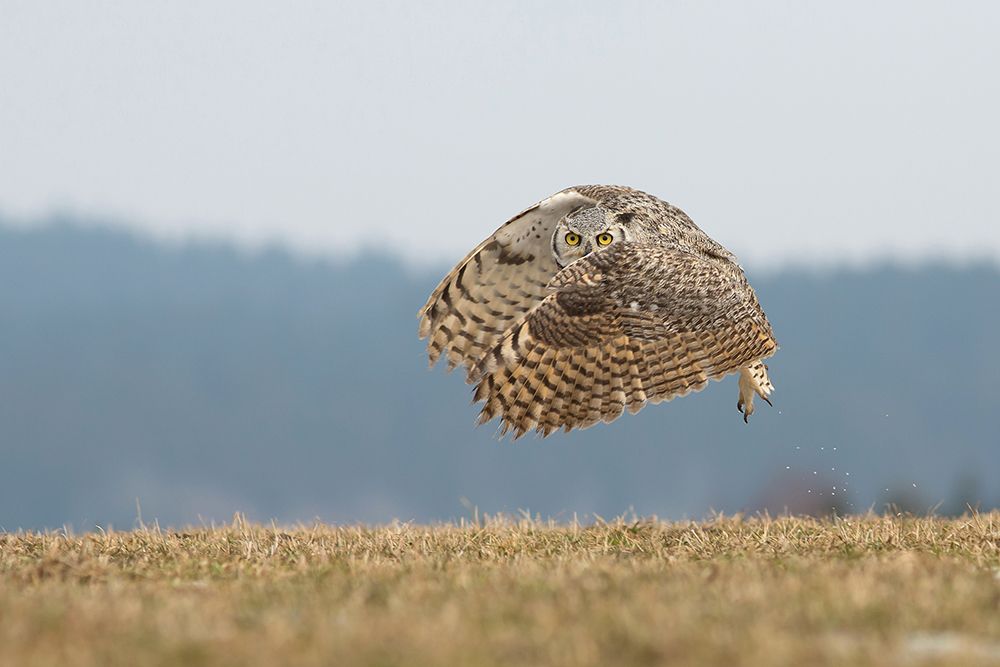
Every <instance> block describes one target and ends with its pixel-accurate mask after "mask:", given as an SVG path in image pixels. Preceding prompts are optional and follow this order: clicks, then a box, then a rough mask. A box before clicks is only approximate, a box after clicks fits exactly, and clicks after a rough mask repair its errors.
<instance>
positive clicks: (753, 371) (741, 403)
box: [736, 361, 774, 423]
mask: <svg viewBox="0 0 1000 667" xmlns="http://www.w3.org/2000/svg"><path fill="white" fill-rule="evenodd" d="M772 391H774V385H772V384H771V381H770V380H769V379H768V377H767V366H765V365H764V364H763V362H760V361H755V362H753V363H752V364H750V365H749V366H744V367H743V368H741V369H740V397H739V400H737V401H736V409H737V410H739V411H740V412H741V413H743V421H744V423H750V415H752V414H753V413H754V408H753V398H754V395H757V396H760V397H761V398H762V399H764V401H766V402H767V404H768V405H771V400H770V399H769V398H768V395H769V394H770V393H771V392H772Z"/></svg>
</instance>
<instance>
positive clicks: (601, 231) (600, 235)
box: [552, 206, 626, 267]
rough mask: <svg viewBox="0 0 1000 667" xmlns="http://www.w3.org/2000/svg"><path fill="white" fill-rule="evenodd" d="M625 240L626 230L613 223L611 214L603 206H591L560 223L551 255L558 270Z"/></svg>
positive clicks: (553, 237)
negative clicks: (595, 251)
mask: <svg viewBox="0 0 1000 667" xmlns="http://www.w3.org/2000/svg"><path fill="white" fill-rule="evenodd" d="M625 240H626V234H625V230H624V228H623V227H622V226H621V225H620V224H615V223H614V218H613V216H612V215H611V212H610V211H608V210H607V209H605V208H603V207H601V206H591V207H588V208H584V209H580V210H577V211H574V212H573V213H570V214H569V215H567V216H566V217H565V218H563V219H562V220H560V221H559V224H558V225H556V229H555V232H554V233H553V234H552V255H553V257H555V260H556V263H557V264H558V265H559V266H561V267H562V266H567V265H569V264H571V263H573V262H575V261H576V260H578V259H580V258H581V257H585V256H587V255H589V254H590V253H591V252H593V251H594V250H600V249H602V248H607V247H608V246H610V245H611V244H612V243H616V242H618V241H625Z"/></svg>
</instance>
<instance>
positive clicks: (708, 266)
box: [473, 243, 777, 438]
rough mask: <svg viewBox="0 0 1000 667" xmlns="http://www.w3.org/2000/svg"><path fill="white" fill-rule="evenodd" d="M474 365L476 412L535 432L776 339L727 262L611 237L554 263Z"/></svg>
mask: <svg viewBox="0 0 1000 667" xmlns="http://www.w3.org/2000/svg"><path fill="white" fill-rule="evenodd" d="M550 287H551V288H552V289H553V292H552V293H550V294H549V295H548V296H546V297H545V298H544V299H543V300H542V301H541V302H540V303H539V304H538V305H537V306H536V307H535V308H534V309H532V310H531V312H530V313H528V315H527V316H525V317H524V318H523V319H522V320H521V321H520V322H519V323H518V324H517V325H516V326H514V327H513V328H511V330H510V331H508V332H507V333H506V334H505V335H504V336H503V338H502V340H500V341H499V342H498V343H497V345H495V346H494V347H493V349H492V350H490V352H488V353H487V354H486V355H485V356H484V357H483V358H482V359H481V360H480V362H479V363H478V364H477V366H476V367H475V368H474V369H473V374H474V375H475V376H476V377H477V378H478V379H479V384H478V386H477V387H476V394H475V397H476V400H478V401H485V406H484V407H483V410H482V413H481V414H480V423H484V422H486V421H489V420H490V419H492V418H493V417H496V416H499V417H500V418H501V420H502V424H501V432H502V433H506V432H507V431H508V430H513V431H514V434H515V438H516V437H520V436H521V435H523V434H524V433H525V432H527V431H529V430H531V429H536V430H537V431H538V432H539V433H541V434H542V435H543V436H544V435H548V434H549V433H551V432H552V431H554V430H556V429H558V428H564V429H565V430H567V431H569V430H570V429H573V428H586V427H587V426H591V425H593V424H595V423H597V422H598V421H602V420H603V421H605V422H609V421H612V420H614V419H616V418H617V417H618V416H619V415H621V414H622V412H623V410H624V409H625V408H626V407H627V408H628V409H629V411H630V412H637V411H638V410H639V409H640V408H642V407H643V405H645V404H646V403H647V402H650V403H658V402H660V401H665V400H669V399H671V398H673V397H674V396H683V395H684V394H686V393H688V392H690V391H697V390H700V389H702V388H703V387H704V386H705V385H706V384H707V383H708V379H709V378H716V379H717V378H721V377H722V376H724V375H726V374H728V373H732V372H735V371H738V370H739V369H740V367H741V366H744V365H746V364H748V363H750V362H752V361H755V360H757V359H761V358H764V357H768V356H770V355H771V354H772V353H773V352H774V350H775V349H776V347H777V344H776V343H775V341H774V337H773V335H772V333H771V326H770V324H769V323H768V321H767V317H766V316H765V315H764V312H763V311H762V310H761V308H760V305H759V304H758V302H757V297H756V295H755V294H754V292H753V289H752V288H751V287H750V285H749V283H748V282H747V280H746V277H745V276H744V275H743V271H742V270H741V269H740V268H739V266H737V265H736V264H734V263H732V262H730V261H729V260H727V259H724V258H717V257H712V256H705V255H698V254H694V253H689V252H685V251H680V250H675V249H670V248H665V247H661V246H650V245H641V244H635V243H621V244H616V245H613V246H611V247H610V248H608V249H606V250H601V251H597V252H595V253H592V254H590V255H588V256H586V257H584V258H582V259H580V260H578V261H576V262H574V263H573V264H570V265H569V266H568V267H566V268H565V269H563V270H562V271H560V272H559V273H558V274H557V275H556V276H555V277H554V278H553V280H552V281H551V284H550Z"/></svg>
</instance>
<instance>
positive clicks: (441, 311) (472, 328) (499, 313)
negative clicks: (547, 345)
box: [418, 189, 595, 369]
mask: <svg viewBox="0 0 1000 667" xmlns="http://www.w3.org/2000/svg"><path fill="white" fill-rule="evenodd" d="M594 203H595V200H594V199H591V198H589V197H586V196H584V195H582V194H580V193H579V192H578V191H576V190H575V189H569V190H564V191H562V192H559V193H557V194H555V195H553V196H551V197H549V198H548V199H545V200H543V201H541V202H539V203H538V204H535V205H534V206H532V207H531V208H529V209H528V210H526V211H524V212H523V213H520V214H518V215H516V216H514V217H513V218H511V219H510V220H508V221H507V222H506V223H504V224H503V226H501V227H500V228H499V229H498V230H497V231H496V232H495V233H494V234H493V235H492V236H490V237H489V238H487V239H486V240H485V241H483V242H482V243H480V244H479V245H478V246H476V248H475V249H473V251H472V252H470V253H469V254H468V255H467V256H466V257H465V259H463V260H462V261H461V262H459V263H458V264H457V265H456V266H455V268H454V269H452V270H451V272H450V273H449V274H448V275H447V276H445V277H444V280H442V281H441V283H440V284H439V285H438V286H437V289H435V290H434V292H432V293H431V296H430V298H429V299H428V300H427V303H426V304H425V305H424V307H423V308H421V309H420V312H419V313H418V317H419V318H420V328H419V333H420V337H421V338H429V340H428V342H427V355H428V357H429V358H430V363H431V365H434V363H435V362H437V360H438V359H439V358H440V357H441V355H444V356H445V358H446V359H447V363H448V368H449V369H451V368H454V367H455V366H457V365H459V364H464V365H465V366H466V367H468V368H472V367H473V366H474V364H475V363H476V362H477V361H478V360H479V358H480V357H481V356H482V355H483V354H484V353H485V352H486V351H488V350H489V349H491V348H492V347H493V346H494V345H495V344H496V343H497V341H499V339H500V337H501V336H502V335H503V333H504V332H505V331H506V330H507V329H509V328H510V327H511V326H512V325H513V324H514V323H515V322H517V321H518V320H519V319H520V318H521V317H522V316H523V315H524V314H525V313H527V312H528V311H529V310H531V309H532V308H533V307H534V306H536V305H537V304H538V302H540V301H541V300H542V298H544V297H545V295H546V294H547V293H548V290H547V289H546V285H547V284H548V282H549V280H551V279H552V277H553V276H554V275H555V274H556V272H557V271H558V270H559V266H558V265H557V264H556V262H555V260H554V259H553V257H552V246H551V243H552V233H553V231H554V230H555V226H556V224H557V223H558V222H559V220H560V219H561V218H563V217H564V216H565V215H567V214H568V213H571V212H572V211H575V210H576V209H578V208H580V207H582V206H586V205H592V204H594Z"/></svg>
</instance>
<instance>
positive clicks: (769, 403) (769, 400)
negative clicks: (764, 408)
mask: <svg viewBox="0 0 1000 667" xmlns="http://www.w3.org/2000/svg"><path fill="white" fill-rule="evenodd" d="M761 398H763V399H764V402H765V403H767V404H768V405H770V406H771V407H772V408H773V407H774V403H772V402H771V399H769V398H768V397H767V396H761Z"/></svg>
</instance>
